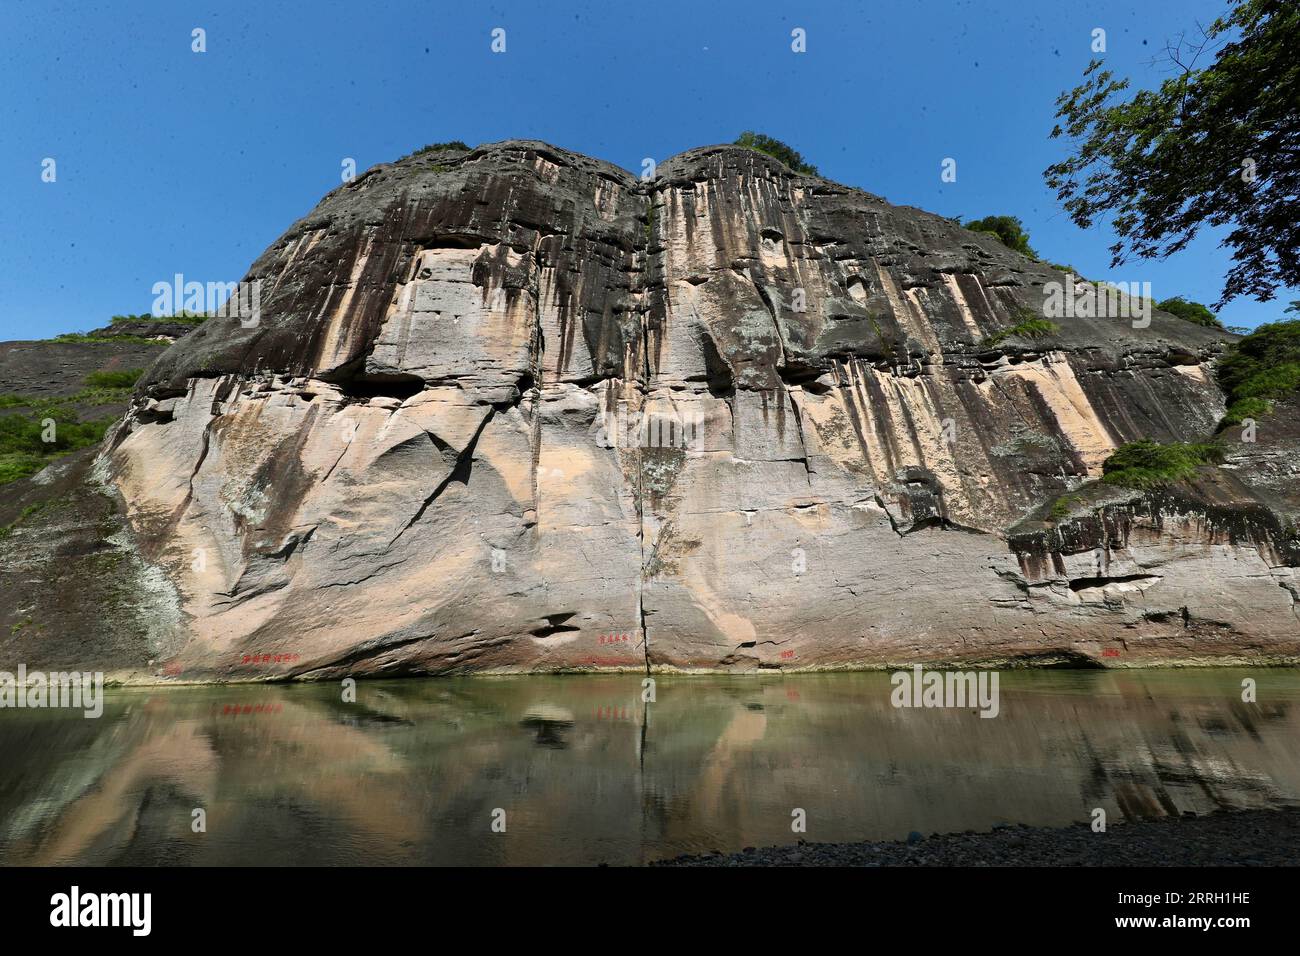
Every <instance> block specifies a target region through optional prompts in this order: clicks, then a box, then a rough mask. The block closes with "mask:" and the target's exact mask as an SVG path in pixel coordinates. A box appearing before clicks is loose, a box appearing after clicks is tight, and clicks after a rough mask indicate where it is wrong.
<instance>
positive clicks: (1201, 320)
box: [1156, 295, 1223, 329]
mask: <svg viewBox="0 0 1300 956" xmlns="http://www.w3.org/2000/svg"><path fill="white" fill-rule="evenodd" d="M1156 308H1157V309H1159V310H1160V311H1161V312H1168V313H1169V314H1170V315H1176V316H1178V318H1180V319H1182V320H1183V321H1184V322H1191V323H1192V324H1193V325H1203V326H1205V327H1206V328H1209V329H1222V328H1223V323H1221V322H1220V321H1219V320H1218V319H1217V318H1216V317H1215V315H1214V313H1213V312H1211V311H1210V310H1209V309H1208V308H1206V307H1205V306H1204V305H1202V304H1201V303H1199V302H1191V301H1189V300H1187V299H1184V298H1183V297H1182V296H1181V295H1176V296H1174V297H1173V298H1172V299H1165V300H1164V301H1163V302H1157V303H1156Z"/></svg>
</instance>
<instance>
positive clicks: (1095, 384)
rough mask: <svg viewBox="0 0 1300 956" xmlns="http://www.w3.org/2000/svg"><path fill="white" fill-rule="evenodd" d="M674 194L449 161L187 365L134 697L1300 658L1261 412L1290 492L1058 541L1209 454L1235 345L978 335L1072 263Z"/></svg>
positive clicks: (878, 209) (862, 205) (784, 190)
mask: <svg viewBox="0 0 1300 956" xmlns="http://www.w3.org/2000/svg"><path fill="white" fill-rule="evenodd" d="M658 172H659V175H658V178H656V179H655V180H653V181H651V182H648V183H642V182H639V181H638V180H636V179H635V178H634V177H632V176H631V175H629V174H628V173H626V172H624V171H622V170H620V169H617V168H616V167H613V166H610V165H608V164H605V163H601V162H598V161H595V160H591V159H588V158H585V157H581V156H577V155H574V154H572V153H568V152H565V151H563V150H560V149H556V148H554V147H551V146H547V145H545V144H542V143H536V142H523V141H510V142H506V143H500V144H495V145H490V146H485V147H481V148H479V149H475V150H472V151H469V152H460V151H455V152H444V153H436V154H425V155H422V156H417V157H413V158H410V159H407V160H404V161H402V162H400V163H398V164H395V165H386V166H380V167H377V168H375V169H374V170H371V171H370V172H368V173H366V174H365V175H363V176H361V177H360V178H358V179H357V180H356V181H355V182H353V183H350V184H347V185H345V186H343V187H341V188H339V189H337V190H335V191H334V192H332V193H331V194H330V195H328V196H327V197H325V199H324V200H322V202H321V203H320V204H319V205H318V206H317V208H316V209H315V210H314V211H313V212H312V213H311V214H310V215H309V216H308V217H306V218H305V219H303V220H301V221H299V222H298V223H296V224H295V225H294V226H293V227H292V228H291V229H290V230H289V231H288V232H287V233H285V235H284V236H283V237H281V238H280V239H279V240H278V241H277V242H276V243H275V244H274V245H272V246H271V248H270V249H268V250H267V251H266V252H265V253H264V254H263V255H262V256H261V257H260V258H259V259H258V260H257V261H256V262H255V263H254V264H253V266H252V268H251V270H250V272H249V275H248V276H247V280H249V281H253V280H256V281H260V282H261V317H260V322H259V324H258V325H257V326H256V327H253V328H244V327H242V326H241V324H240V322H239V320H238V319H212V320H209V321H208V322H207V323H205V324H204V325H203V326H202V327H201V328H199V329H198V330H197V331H196V332H194V333H193V334H191V335H189V336H187V337H185V338H184V339H182V340H181V341H179V342H178V343H176V344H175V345H173V346H172V347H171V348H169V349H168V350H167V351H166V352H165V353H164V354H163V355H162V356H161V358H160V359H159V360H158V361H157V363H156V364H155V365H154V366H153V368H152V369H151V371H150V372H149V373H148V374H147V376H146V380H145V382H146V384H145V386H144V387H142V389H141V391H140V392H139V394H138V398H137V402H136V404H135V405H134V406H133V408H132V410H131V412H130V413H129V414H128V415H127V417H126V418H125V419H124V420H123V422H122V424H121V425H120V426H119V428H118V429H117V431H116V433H115V434H114V435H113V436H112V439H111V441H110V443H109V446H108V448H107V449H106V451H105V453H104V454H103V455H102V457H101V459H100V461H99V465H98V471H99V475H100V478H101V480H103V481H105V482H107V483H108V484H109V485H111V486H112V487H114V488H115V489H116V491H117V493H118V494H119V495H120V499H121V502H122V504H123V506H124V508H125V511H126V514H127V516H128V517H129V520H130V523H131V526H132V528H133V529H134V534H135V541H136V542H137V545H138V548H139V550H140V553H141V554H142V556H143V557H144V558H145V559H146V560H147V561H148V562H150V563H151V564H152V565H154V566H156V567H158V568H161V569H162V570H163V572H165V575H166V578H167V580H169V581H170V582H171V587H172V588H173V589H174V594H173V595H171V596H170V597H169V599H168V600H169V602H171V603H169V605H168V606H169V607H174V606H175V605H178V606H179V608H180V611H181V615H182V618H181V619H182V623H181V624H179V625H178V626H176V627H175V628H174V629H173V631H172V632H171V633H170V635H169V636H168V637H166V638H165V639H161V640H159V642H158V644H157V647H156V648H155V653H154V656H153V660H154V663H153V664H152V665H151V667H150V668H148V669H147V670H148V673H139V674H138V675H137V676H138V677H140V678H159V679H166V678H180V679H219V680H232V679H259V678H266V677H276V676H279V677H285V676H310V677H335V676H339V675H343V674H348V673H353V674H383V673H408V672H447V671H470V670H503V671H504V670H537V669H587V668H633V669H645V668H646V667H647V666H648V667H651V668H662V669H667V668H683V669H690V668H709V669H736V670H749V669H755V668H788V669H793V668H827V667H845V666H873V665H882V664H892V663H901V662H907V661H913V660H930V661H949V660H969V661H977V662H988V663H992V662H1002V661H1007V660H1010V659H1025V660H1028V661H1037V662H1043V663H1058V662H1076V663H1089V662H1093V661H1095V662H1097V663H1100V664H1107V665H1109V664H1119V665H1123V664H1132V663H1142V662H1151V661H1172V660H1177V661H1189V662H1195V661H1206V660H1212V659H1218V660H1224V659H1228V660H1242V659H1251V660H1265V661H1281V660H1287V659H1292V658H1294V657H1295V656H1296V655H1297V653H1298V652H1300V651H1298V648H1300V638H1298V636H1297V635H1298V633H1300V621H1298V620H1297V614H1296V610H1295V601H1296V591H1297V587H1296V583H1295V582H1296V578H1295V576H1294V567H1295V565H1296V564H1297V563H1300V560H1298V559H1297V552H1296V549H1295V547H1294V541H1293V539H1292V538H1288V535H1293V534H1294V529H1293V526H1289V525H1288V524H1287V522H1288V520H1289V519H1288V515H1294V512H1295V508H1294V505H1295V494H1294V491H1295V488H1296V487H1297V480H1296V475H1295V472H1294V468H1295V466H1294V461H1295V456H1294V454H1290V459H1289V460H1290V462H1291V464H1289V465H1288V464H1286V461H1287V456H1288V454H1289V452H1288V449H1290V450H1292V451H1293V450H1294V448H1295V444H1294V443H1292V444H1284V445H1283V446H1277V445H1276V444H1275V445H1272V446H1270V445H1269V444H1268V442H1269V441H1270V440H1271V439H1270V434H1269V429H1268V428H1267V427H1264V428H1262V429H1261V434H1260V443H1261V444H1260V447H1261V448H1262V449H1265V450H1267V449H1270V448H1271V449H1272V450H1271V451H1267V454H1269V455H1271V456H1272V458H1270V459H1269V460H1270V461H1272V462H1273V465H1270V466H1269V467H1270V468H1273V470H1272V471H1270V472H1269V474H1270V475H1272V478H1271V479H1270V481H1271V484H1270V485H1269V489H1270V490H1269V492H1268V495H1267V496H1265V497H1264V498H1261V497H1260V496H1259V495H1257V494H1256V493H1255V491H1253V490H1252V487H1251V485H1250V484H1249V482H1248V481H1247V479H1248V477H1249V475H1248V474H1247V472H1249V471H1250V469H1249V468H1246V469H1244V470H1242V469H1238V472H1237V473H1232V474H1224V475H1221V476H1219V477H1215V476H1211V477H1207V478H1206V479H1205V480H1204V481H1202V482H1201V483H1200V484H1192V485H1188V486H1186V487H1183V486H1180V490H1179V492H1178V493H1177V494H1176V495H1165V496H1163V497H1159V496H1142V495H1137V494H1134V493H1126V492H1117V491H1115V490H1113V489H1106V490H1105V491H1104V492H1094V493H1092V495H1091V498H1088V499H1087V501H1086V505H1087V507H1083V508H1076V509H1075V510H1076V511H1081V512H1082V513H1080V514H1078V515H1077V516H1076V517H1073V518H1071V519H1069V520H1067V521H1065V522H1060V521H1052V520H1047V517H1046V516H1047V514H1048V512H1049V510H1050V507H1051V505H1052V503H1053V502H1054V501H1055V500H1056V499H1057V498H1058V497H1059V496H1060V495H1061V494H1062V493H1063V492H1066V491H1070V490H1073V489H1075V488H1076V487H1078V486H1079V485H1081V484H1083V483H1084V482H1086V481H1088V480H1089V479H1095V478H1097V477H1098V476H1099V475H1100V473H1101V463H1102V461H1103V460H1104V459H1105V458H1106V457H1107V455H1108V454H1109V453H1110V452H1111V451H1112V450H1113V449H1114V448H1115V447H1117V446H1118V445H1120V444H1122V443H1123V442H1126V441H1131V440H1134V439H1137V438H1142V437H1150V438H1155V439H1158V440H1162V441H1169V440H1190V439H1195V438H1198V437H1201V436H1204V435H1205V434H1207V433H1208V432H1211V431H1212V430H1213V428H1214V425H1215V423H1216V421H1217V420H1218V418H1219V416H1220V415H1221V414H1222V411H1223V403H1222V396H1221V394H1220V392H1219V390H1218V389H1217V387H1216V386H1215V385H1214V383H1213V377H1212V374H1211V367H1210V363H1211V362H1212V361H1213V359H1214V357H1215V355H1216V354H1217V352H1218V351H1219V350H1220V349H1221V348H1222V346H1223V343H1224V341H1225V339H1226V336H1225V335H1224V334H1222V333H1218V332H1215V331H1213V330H1210V329H1205V328H1202V327H1199V326H1195V325H1191V324H1189V323H1186V322H1182V321H1180V320H1178V319H1176V318H1173V317H1172V316H1167V315H1164V314H1161V313H1156V314H1155V315H1154V317H1153V319H1152V321H1151V324H1150V327H1149V328H1145V329H1134V328H1133V327H1132V324H1131V323H1130V322H1129V321H1127V320H1123V319H1111V318H1075V319H1063V320H1061V321H1060V326H1061V328H1060V330H1059V332H1057V333H1054V334H1052V335H1051V336H1049V337H1047V338H1044V339H1039V340H1036V341H1029V340H1025V339H1019V338H1015V337H1012V338H1008V339H1005V340H1004V341H1002V342H1001V343H1000V344H999V345H997V346H995V347H988V346H985V345H981V342H983V341H985V340H987V339H988V337H989V336H992V335H993V334H995V333H997V332H998V331H999V330H1002V329H1007V328H1010V327H1012V326H1014V325H1015V324H1017V322H1018V321H1020V319H1021V318H1022V316H1021V315H1019V314H1018V310H1020V309H1023V308H1029V309H1034V310H1038V309H1040V308H1041V305H1042V301H1043V288H1042V286H1043V284H1044V283H1045V282H1051V281H1060V280H1061V278H1062V276H1061V275H1060V274H1059V273H1056V272H1054V271H1052V270H1051V269H1049V268H1047V267H1045V266H1043V265H1041V264H1038V263H1034V262H1031V261H1029V260H1027V259H1025V258H1023V257H1021V256H1019V255H1018V254H1016V253H1014V252H1011V251H1010V250H1008V249H1006V248H1005V247H1003V246H1002V245H1000V244H999V243H998V242H997V241H996V240H995V239H993V238H991V237H988V236H983V235H978V234H975V233H971V232H969V231H967V230H964V229H962V228H960V227H959V226H958V225H956V224H955V223H953V222H951V221H949V220H946V219H943V218H941V217H938V216H933V215H930V214H927V213H923V212H920V211H917V210H913V209H908V208H902V207H896V206H891V205H889V204H888V203H886V202H885V201H884V200H882V199H879V198H877V197H874V196H871V195H869V194H866V193H863V192H860V191H857V190H851V189H848V188H845V187H842V186H838V185H835V184H833V183H830V182H827V181H825V180H821V179H818V178H815V177H803V176H798V175H795V174H793V173H791V172H790V171H789V170H788V169H786V168H785V167H784V166H783V165H781V164H780V163H779V162H777V161H775V160H772V159H769V158H768V157H766V156H764V155H762V154H759V153H756V152H752V151H749V150H745V149H740V148H736V147H710V148H705V149H697V150H692V151H690V152H688V153H684V154H682V155H680V156H677V157H675V158H673V159H671V160H669V161H667V162H665V163H664V164H663V165H661V166H660V167H659V171H658ZM1283 437H1285V438H1286V441H1287V442H1294V438H1295V436H1289V437H1288V436H1283ZM1278 440H1279V441H1281V440H1282V439H1281V438H1279V439H1278ZM1260 453H1261V454H1263V453H1265V452H1260ZM1251 454H1255V450H1254V449H1253V448H1252V449H1246V450H1245V451H1244V452H1243V455H1247V456H1249V455H1251ZM1279 463H1281V464H1279ZM1275 466H1276V467H1275ZM1278 468H1280V469H1281V471H1280V472H1279V471H1278V470H1277V469H1278ZM1288 468H1289V469H1290V471H1288V470H1287V469H1288ZM1224 471H1225V472H1226V471H1227V470H1226V469H1225V470H1224ZM1216 474H1218V473H1216ZM1216 482H1217V484H1216ZM1215 489H1217V491H1216V490H1215ZM1085 498H1087V496H1085ZM1265 499H1267V500H1265ZM1081 500H1083V499H1081ZM1215 509H1217V510H1215ZM1288 509H1289V510H1288Z"/></svg>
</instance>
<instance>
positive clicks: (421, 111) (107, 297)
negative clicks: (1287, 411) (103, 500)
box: [0, 0, 1300, 339]
mask: <svg viewBox="0 0 1300 956" xmlns="http://www.w3.org/2000/svg"><path fill="white" fill-rule="evenodd" d="M1223 7H1224V4H1223V3H1222V2H1219V0H1127V2H1112V0H1099V2H1080V0H1068V2H1067V0H1018V2H1016V0H1003V2H994V0H967V2H939V0H933V2H918V0H894V2H887V3H886V2H882V0H869V2H862V3H853V2H844V3H831V2H820V0H817V2H814V0H809V2H805V3H799V4H793V3H777V2H773V0H726V2H701V0H694V2H680V0H650V2H615V0H609V2H603V3H597V2H593V3H571V2H564V0H543V2H538V0H532V2H527V3H523V2H520V3H513V2H492V0H488V2H455V0H421V2H403V3H379V2H367V0H347V2H334V0H314V2H302V3H289V2H279V0H274V2H272V0H259V2H245V0H238V2H220V3H218V2H215V0H214V2H208V3H191V2H184V0H114V2H111V3H93V2H85V0H81V2H76V3H66V2H64V3H61V2H53V0H43V2H25V3H18V2H15V0H4V3H3V8H2V9H0V13H2V14H3V22H4V26H3V34H2V35H0V177H2V180H0V181H2V182H3V184H4V189H3V195H2V196H0V339H15V338H39V337H45V336H50V335H54V334H56V333H59V332H66V331H81V330H87V329H90V328H94V327H96V326H99V325H103V324H105V323H106V321H107V319H108V318H109V316H111V315H112V314H114V313H125V312H147V311H149V309H150V307H151V305H152V301H153V296H152V294H151V291H150V290H151V287H152V286H153V284H154V283H155V282H157V281H170V279H171V277H172V275H173V274H174V273H177V272H180V273H183V274H184V275H185V277H186V278H187V279H197V280H199V281H201V282H207V281H223V282H224V281H235V280H237V279H239V278H240V277H242V276H243V274H244V272H245V270H246V269H247V267H248V265H249V264H250V263H251V262H252V261H253V260H254V259H255V258H256V257H257V255H258V254H259V253H260V252H261V251H262V250H263V249H264V248H265V247H266V246H268V245H269V244H270V243H271V242H272V241H273V240H274V239H275V238H276V237H277V236H278V235H279V234H280V233H281V232H283V231H284V230H285V229H286V228H288V226H289V225H290V224H291V223H292V222H293V221H294V220H295V219H297V218H298V217H300V216H302V215H304V214H305V213H306V212H307V211H308V210H310V209H311V208H312V206H313V205H315V203H316V202H317V200H318V199H319V198H320V197H321V196H322V195H323V194H324V193H325V192H327V191H328V190H330V189H332V188H333V187H335V186H337V185H338V184H339V181H340V178H339V175H340V170H341V166H340V164H341V162H342V160H343V159H344V158H345V157H353V158H355V160H356V162H357V167H358V169H359V170H363V169H365V168H366V167H367V166H370V165H373V164H374V163H378V162H385V161H388V160H392V159H396V158H397V157H399V156H401V155H402V154H404V153H407V152H410V151H411V150H413V149H415V148H416V147H418V146H421V145H423V144H425V143H428V142H434V141H440V140H449V139H462V140H465V141H466V142H468V143H469V144H471V145H474V144H477V143H481V142H490V141H494V140H500V139H507V138H511V137H530V138H537V139H543V140H547V141H549V142H552V143H554V144H556V145H558V146H563V147H567V148H568V149H572V150H577V151H580V152H584V153H588V154H591V155H593V156H598V157H601V158H603V159H607V160H610V161H612V162H614V163H617V164H619V165H620V166H623V167H625V168H627V169H631V170H637V171H639V170H640V167H641V160H642V159H643V158H644V157H647V156H649V157H654V158H655V159H657V160H661V159H663V158H666V157H668V156H670V155H672V154H673V153H676V152H680V151H681V150H684V149H688V148H690V147H692V146H700V145H705V144H710V143H717V142H726V141H730V140H732V139H734V138H735V136H736V135H737V134H738V133H739V132H740V131H741V130H744V129H754V130H759V131H762V132H766V133H768V134H769V135H773V136H776V137H778V138H779V139H782V140H785V141H786V142H788V143H790V144H791V145H792V146H794V147H795V148H796V149H798V150H799V151H800V152H802V153H803V154H804V155H805V156H806V157H807V158H808V159H809V160H810V161H812V162H814V163H816V164H817V165H818V166H819V167H820V168H821V171H822V173H823V174H824V175H826V176H829V177H830V178H832V179H836V180H839V181H841V182H844V183H848V184H852V185H855V186H860V187H862V188H864V189H867V190H869V191H871V192H874V193H878V194H880V195H883V196H885V197H886V198H887V199H889V200H890V201H891V202H895V203H903V204H909V205H915V206H920V207H922V208H925V209H929V210H931V211H934V212H938V213H942V214H944V215H949V216H961V217H963V218H968V217H977V216H981V215H985V214H989V213H1009V214H1013V215H1017V216H1020V217H1021V218H1022V219H1023V220H1024V222H1025V224H1026V226H1027V227H1028V229H1029V231H1030V236H1031V240H1032V243H1033V245H1034V246H1035V247H1036V248H1037V249H1038V251H1039V252H1040V253H1041V254H1042V255H1043V256H1045V257H1046V258H1049V259H1052V260H1053V261H1057V262H1069V263H1072V264H1074V265H1075V266H1076V267H1077V268H1079V269H1080V270H1081V271H1082V272H1084V273H1085V274H1087V275H1089V276H1090V277H1096V278H1102V277H1106V278H1111V279H1116V280H1118V279H1124V280H1130V281H1131V280H1137V281H1150V282H1151V283H1152V291H1153V294H1154V295H1155V296H1156V297H1157V298H1164V297H1166V296H1169V295H1178V294H1181V295H1184V296H1186V297H1188V298H1192V299H1196V300H1200V301H1203V302H1206V303H1210V302H1213V301H1214V300H1215V299H1216V298H1217V297H1218V292H1219V289H1220V286H1221V282H1222V279H1223V275H1224V272H1225V270H1226V268H1227V265H1228V257H1227V254H1226V252H1225V251H1224V250H1221V249H1219V248H1218V247H1217V239H1216V238H1214V237H1208V236H1207V237H1203V238H1201V239H1199V240H1198V242H1197V243H1196V244H1195V245H1194V246H1193V247H1192V248H1190V249H1189V250H1187V251H1185V252H1183V253H1181V254H1180V255H1178V256H1177V257H1176V258H1174V259H1172V260H1169V261H1167V262H1157V263H1135V264H1133V265H1131V266H1129V267H1126V268H1125V269H1122V270H1118V271H1112V270H1110V269H1109V258H1108V255H1107V253H1106V247H1107V246H1108V245H1109V244H1110V242H1111V241H1112V237H1111V235H1110V233H1109V231H1108V230H1107V229H1106V228H1105V227H1104V226H1102V227H1096V228H1094V229H1092V230H1089V231H1083V230H1080V229H1078V228H1076V227H1075V226H1074V225H1073V224H1071V223H1070V222H1069V220H1068V219H1067V218H1066V216H1065V215H1064V214H1063V213H1062V212H1061V211H1060V209H1059V208H1058V207H1057V205H1056V203H1055V201H1054V198H1053V196H1052V195H1051V193H1050V192H1049V191H1048V190H1047V189H1046V187H1045V186H1044V185H1043V180H1042V175H1041V173H1042V170H1043V169H1044V168H1045V167H1046V166H1047V165H1048V164H1049V163H1051V162H1053V161H1054V160H1055V159H1057V158H1058V156H1059V155H1060V150H1061V149H1062V148H1063V147H1062V146H1061V145H1060V143H1059V141H1058V142H1053V141H1050V140H1048V138H1047V133H1048V131H1049V130H1050V129H1051V127H1052V125H1053V114H1054V111H1055V108H1054V105H1053V104H1054V100H1055V98H1056V96H1057V94H1058V93H1059V92H1061V91H1062V90H1065V89H1068V88H1070V87H1072V86H1074V85H1075V84H1076V83H1077V82H1078V80H1079V77H1080V74H1081V72H1082V70H1083V68H1084V66H1085V65H1086V64H1087V62H1088V60H1089V58H1090V57H1091V56H1092V53H1091V50H1090V44H1091V42H1092V35H1091V32H1092V30H1093V28H1094V27H1102V28H1103V29H1105V30H1106V31H1107V47H1108V50H1107V53H1106V54H1105V57H1106V59H1107V61H1108V65H1109V66H1110V67H1112V68H1113V69H1115V70H1116V71H1117V72H1118V73H1120V74H1124V75H1129V76H1132V77H1133V78H1134V79H1135V81H1137V82H1139V83H1143V84H1154V83H1156V82H1158V81H1159V79H1160V78H1161V76H1163V75H1164V70H1165V68H1164V67H1156V66H1154V65H1153V62H1152V61H1153V60H1154V59H1155V57H1156V55H1157V53H1158V51H1159V50H1160V49H1161V48H1162V46H1163V43H1164V41H1165V39H1166V38H1168V37H1172V36H1174V35H1175V34H1176V33H1177V32H1178V31H1179V30H1181V29H1184V28H1191V27H1192V26H1193V24H1194V21H1196V20H1198V19H1199V20H1200V21H1201V22H1206V23H1208V22H1209V21H1210V20H1212V19H1213V18H1214V17H1215V16H1216V15H1217V14H1219V13H1220V12H1221V11H1222V9H1223ZM195 27H202V28H203V29H205V30H206V31H207V52H206V53H202V54H196V53H193V52H191V30H193V29H194V28H195ZM495 27H502V28H504V29H505V30H506V52H505V53H504V54H494V53H492V52H491V50H490V48H489V45H490V40H491V38H490V33H491V31H492V29H493V28H495ZM795 27H802V28H803V29H805V30H806V31H807V52H806V53H803V54H796V53H793V52H792V51H791V49H790V43H791V39H790V32H791V30H792V29H794V28H795ZM45 157H53V158H54V159H55V160H56V163H57V181H56V182H55V183H43V182H42V181H41V163H42V160H43V159H44V158H45ZM945 157H953V158H955V159H956V160H957V163H958V166H957V181H956V182H955V183H943V182H941V181H940V175H939V174H940V164H941V162H942V160H943V159H944V158H945ZM1297 297H1300V296H1297V295H1294V294H1283V295H1282V296H1280V297H1279V299H1278V300H1275V301H1274V302H1272V303H1257V302H1254V301H1238V302H1234V303H1232V304H1231V305H1229V306H1228V307H1227V309H1225V310H1224V312H1223V313H1222V314H1221V318H1222V319H1223V320H1224V321H1225V322H1227V323H1228V324H1233V325H1249V326H1253V325H1256V324H1258V323H1259V322H1262V321H1269V320H1271V319H1274V318H1277V317H1279V316H1280V314H1281V310H1282V308H1283V307H1284V306H1285V304H1286V302H1287V301H1288V300H1289V299H1290V298H1297Z"/></svg>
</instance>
